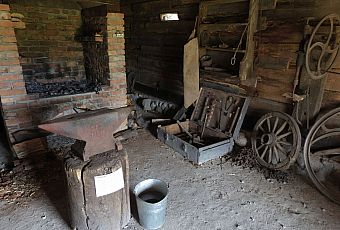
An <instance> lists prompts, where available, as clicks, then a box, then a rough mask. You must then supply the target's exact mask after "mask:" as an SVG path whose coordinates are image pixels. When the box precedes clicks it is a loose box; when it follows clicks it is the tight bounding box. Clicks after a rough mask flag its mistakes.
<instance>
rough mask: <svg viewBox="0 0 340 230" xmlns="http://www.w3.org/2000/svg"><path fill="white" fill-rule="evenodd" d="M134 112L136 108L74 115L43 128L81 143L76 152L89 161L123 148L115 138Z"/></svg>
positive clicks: (56, 120) (55, 120) (58, 119)
mask: <svg viewBox="0 0 340 230" xmlns="http://www.w3.org/2000/svg"><path fill="white" fill-rule="evenodd" d="M132 110H133V106H130V107H124V108H118V109H99V110H93V111H87V112H83V113H77V114H71V115H68V116H64V117H61V118H57V119H54V120H51V121H48V122H46V123H44V124H41V125H39V128H41V129H44V130H47V131H49V132H52V133H56V134H59V135H62V136H66V137H70V138H74V139H77V141H76V142H75V143H74V144H73V146H72V149H73V150H75V151H76V153H77V154H78V155H79V157H81V158H82V160H84V161H87V160H89V159H90V157H91V156H94V155H97V154H99V153H104V152H108V151H110V150H113V149H115V148H116V147H117V146H119V142H118V141H117V140H116V139H115V138H114V137H113V134H115V133H116V132H118V131H119V130H118V128H119V127H120V126H121V125H122V124H123V122H124V121H125V120H126V119H127V117H128V115H129V114H130V112H131V111H132Z"/></svg>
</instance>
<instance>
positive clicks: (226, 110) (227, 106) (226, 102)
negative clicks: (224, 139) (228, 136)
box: [219, 96, 235, 132]
mask: <svg viewBox="0 0 340 230" xmlns="http://www.w3.org/2000/svg"><path fill="white" fill-rule="evenodd" d="M234 102H235V99H234V98H233V97H232V96H229V97H228V98H224V99H223V103H222V108H221V112H220V124H219V128H220V130H221V131H222V132H223V131H225V129H226V128H227V123H228V120H229V115H230V113H231V109H232V108H233V104H234Z"/></svg>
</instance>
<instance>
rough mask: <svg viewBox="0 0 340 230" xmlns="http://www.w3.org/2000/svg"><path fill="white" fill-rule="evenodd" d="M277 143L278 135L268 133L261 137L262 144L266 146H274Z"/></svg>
mask: <svg viewBox="0 0 340 230" xmlns="http://www.w3.org/2000/svg"><path fill="white" fill-rule="evenodd" d="M275 142H276V135H275V134H273V133H266V134H263V135H262V136H261V143H262V144H264V145H273V144H274V143H275Z"/></svg>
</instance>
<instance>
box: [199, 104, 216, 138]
mask: <svg viewBox="0 0 340 230" xmlns="http://www.w3.org/2000/svg"><path fill="white" fill-rule="evenodd" d="M216 103H217V101H216V99H214V100H213V102H212V105H211V107H209V109H208V112H207V113H206V116H205V119H204V123H203V128H202V133H201V139H203V136H204V131H205V129H206V127H209V126H210V123H211V120H212V118H213V116H214V113H215V108H216Z"/></svg>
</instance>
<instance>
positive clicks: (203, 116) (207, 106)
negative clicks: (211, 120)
mask: <svg viewBox="0 0 340 230" xmlns="http://www.w3.org/2000/svg"><path fill="white" fill-rule="evenodd" d="M209 101H210V97H209V96H207V97H206V98H205V102H204V106H203V109H202V113H201V117H200V122H201V123H203V122H204V120H205V117H206V114H207V110H208V108H209Z"/></svg>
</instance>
